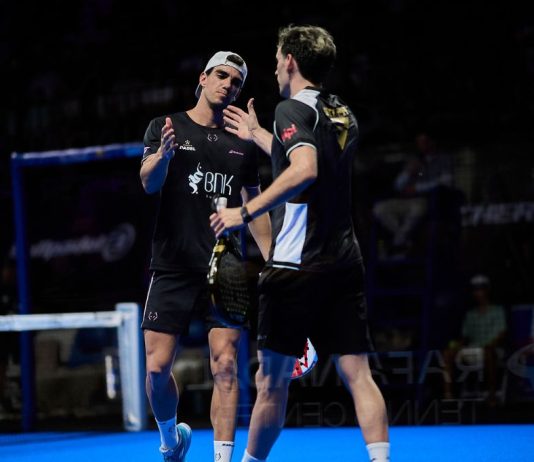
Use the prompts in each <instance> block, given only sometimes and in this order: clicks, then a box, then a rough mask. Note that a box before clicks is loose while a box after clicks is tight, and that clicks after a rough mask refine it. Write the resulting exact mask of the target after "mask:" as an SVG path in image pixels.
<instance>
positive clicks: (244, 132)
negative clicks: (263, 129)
mask: <svg viewBox="0 0 534 462" xmlns="http://www.w3.org/2000/svg"><path fill="white" fill-rule="evenodd" d="M247 111H248V112H245V111H243V109H241V108H238V107H237V106H232V105H229V106H228V107H227V108H226V109H225V110H224V111H223V114H224V123H225V127H224V128H225V129H226V131H228V132H230V133H233V134H234V135H237V136H238V137H239V138H241V139H242V140H252V137H253V132H254V130H257V129H258V128H259V127H260V124H259V123H258V117H257V116H256V111H255V110H254V98H250V99H249V100H248V103H247Z"/></svg>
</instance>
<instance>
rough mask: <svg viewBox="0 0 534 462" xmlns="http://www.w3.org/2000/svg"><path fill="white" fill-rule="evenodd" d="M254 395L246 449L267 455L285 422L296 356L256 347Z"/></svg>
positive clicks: (248, 451)
mask: <svg viewBox="0 0 534 462" xmlns="http://www.w3.org/2000/svg"><path fill="white" fill-rule="evenodd" d="M258 358H259V360H260V367H259V369H258V372H257V373H256V387H257V396H256V402H255V403H254V408H253V410H252V416H251V420H250V427H249V432H248V442H247V453H248V454H250V455H252V456H253V457H255V458H257V459H260V460H263V459H266V458H267V456H268V455H269V452H270V451H271V448H272V447H273V445H274V443H275V442H276V440H277V438H278V436H279V435H280V432H281V431H282V428H283V426H284V422H285V417H286V407H287V396H288V388H289V383H290V381H291V373H292V371H293V367H294V364H295V359H296V358H295V357H293V356H285V355H281V354H279V353H275V352H274V351H271V350H267V349H265V350H261V351H258Z"/></svg>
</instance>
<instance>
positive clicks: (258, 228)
mask: <svg viewBox="0 0 534 462" xmlns="http://www.w3.org/2000/svg"><path fill="white" fill-rule="evenodd" d="M259 194H260V188H259V187H257V188H243V190H242V192H241V196H242V198H243V203H244V204H247V203H248V202H249V201H250V200H251V199H252V198H254V197H256V196H258V195H259ZM248 229H249V230H250V234H252V237H253V238H254V240H255V241H256V244H257V245H258V248H259V249H260V252H261V255H262V256H263V259H264V260H265V261H267V259H268V258H269V250H270V248H271V218H270V216H269V214H267V213H265V214H263V215H262V216H260V217H258V218H257V219H256V220H252V221H251V222H250V223H249V224H248Z"/></svg>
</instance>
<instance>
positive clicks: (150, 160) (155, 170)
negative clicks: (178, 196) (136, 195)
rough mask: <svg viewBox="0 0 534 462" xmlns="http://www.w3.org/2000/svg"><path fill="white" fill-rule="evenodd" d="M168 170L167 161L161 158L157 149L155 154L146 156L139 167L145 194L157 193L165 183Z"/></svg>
mask: <svg viewBox="0 0 534 462" xmlns="http://www.w3.org/2000/svg"><path fill="white" fill-rule="evenodd" d="M168 169H169V159H166V158H165V157H163V156H162V155H161V153H160V150H159V149H158V151H157V152H156V153H154V154H151V155H150V156H148V157H147V158H146V160H145V161H144V162H143V165H141V172H140V176H141V183H142V184H143V188H144V190H145V192H147V193H148V194H153V193H155V192H158V191H159V190H160V189H161V188H162V186H163V183H165V178H167V171H168Z"/></svg>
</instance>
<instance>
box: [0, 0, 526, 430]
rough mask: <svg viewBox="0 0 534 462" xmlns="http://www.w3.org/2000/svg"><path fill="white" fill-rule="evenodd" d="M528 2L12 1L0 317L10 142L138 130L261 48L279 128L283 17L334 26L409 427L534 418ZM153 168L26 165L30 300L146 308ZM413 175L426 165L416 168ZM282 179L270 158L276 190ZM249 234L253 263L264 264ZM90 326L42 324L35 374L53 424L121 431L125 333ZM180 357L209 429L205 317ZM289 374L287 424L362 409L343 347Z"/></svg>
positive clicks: (387, 337) (1, 148) (2, 49)
mask: <svg viewBox="0 0 534 462" xmlns="http://www.w3.org/2000/svg"><path fill="white" fill-rule="evenodd" d="M526 3H527V2H525V5H524V4H523V3H522V2H504V1H497V2H487V1H482V0H479V1H477V0H468V1H463V2H449V1H447V2H445V1H433V2H424V1H416V0H377V1H373V2H350V1H344V0H333V1H331V2H329V3H328V4H324V5H322V6H321V7H320V8H318V7H311V6H310V4H309V2H300V1H296V2H288V3H281V2H264V3H260V2H257V3H254V2H245V1H231V0H223V1H221V0H220V1H215V2H211V3H209V4H206V5H204V4H203V5H199V4H196V3H193V2H189V3H184V2H176V1H171V0H167V1H152V2H142V3H141V4H135V2H134V3H132V2H119V1H113V0H84V1H82V0H80V1H76V2H60V1H57V0H56V1H48V2H31V1H25V0H21V1H17V2H2V3H1V4H0V34H1V40H0V63H1V68H2V71H3V72H2V73H3V79H2V80H3V82H4V84H3V85H2V86H1V88H2V89H1V92H2V110H1V113H0V117H1V120H0V130H1V131H0V207H1V208H0V220H1V221H0V222H1V228H0V229H1V232H0V257H1V262H2V281H1V286H2V287H1V289H2V292H1V295H2V312H1V313H0V314H10V313H15V312H17V291H16V277H15V273H14V270H15V259H14V257H15V252H14V241H15V230H14V226H13V193H12V183H11V174H10V156H11V154H12V153H13V152H17V153H22V152H33V151H36V152H42V151H49V150H63V149H69V148H83V147H87V146H100V145H107V144H112V143H126V142H141V141H142V137H143V134H144V131H145V129H146V127H147V125H148V122H149V121H150V119H151V118H152V117H155V116H157V115H162V114H167V113H170V112H175V111H180V110H185V109H189V108H191V107H192V106H193V105H194V104H195V101H196V100H195V97H194V89H195V88H196V85H197V83H198V76H199V74H200V72H201V71H202V69H203V65H204V64H205V62H206V60H207V59H209V57H210V56H211V55H212V54H213V53H214V52H216V51H218V50H232V51H235V52H238V53H239V54H241V55H242V56H243V57H244V58H245V60H246V61H247V64H248V67H249V77H248V79H247V82H246V85H245V88H244V89H243V92H242V95H241V97H240V100H239V104H240V105H241V106H242V107H244V106H245V104H246V101H247V100H248V98H249V97H254V98H255V107H256V110H257V112H258V115H259V118H260V122H261V123H262V124H263V125H264V126H265V127H269V126H270V125H271V124H272V115H273V110H274V108H275V106H276V104H277V103H278V101H279V100H280V98H279V96H278V91H277V90H278V89H277V85H276V80H275V77H274V70H275V58H274V55H275V51H276V34H277V30H278V28H279V27H280V26H283V25H287V24H289V23H295V24H317V25H321V26H323V27H326V28H327V29H328V30H329V31H330V32H331V33H332V34H333V36H334V38H335V40H336V43H337V47H338V60H337V66H336V69H335V70H334V72H333V73H332V75H331V78H330V81H329V82H327V84H328V85H327V86H328V88H330V89H331V90H332V91H333V92H335V93H338V94H340V95H341V96H342V97H343V98H344V99H345V101H346V102H347V103H348V104H349V105H350V106H351V107H352V108H353V110H354V112H355V114H356V117H357V119H358V122H359V126H360V135H361V137H360V149H359V155H358V157H357V159H356V160H355V163H354V171H353V175H354V191H353V194H354V221H355V225H356V231H357V235H358V239H359V241H360V245H361V247H362V251H363V254H364V258H365V260H366V266H367V280H368V283H367V290H368V301H369V312H370V318H371V321H372V325H373V329H374V337H375V342H376V345H377V353H376V354H375V355H374V356H373V357H372V365H373V370H374V372H375V378H376V379H377V382H378V383H379V385H381V386H382V387H383V390H384V393H385V397H386V401H387V403H388V408H389V410H390V419H391V422H392V423H393V424H396V423H399V424H442V423H449V422H452V423H465V424H469V423H475V422H493V421H499V422H525V421H529V420H530V421H531V420H532V417H531V416H532V410H533V409H534V350H533V348H532V342H533V336H534V160H533V159H534V157H533V156H534V149H533V148H534V130H533V127H534V124H533V122H534V117H533V116H534V19H533V16H532V15H531V14H527V12H528V10H527V8H526ZM405 168H407V170H404V169H405ZM138 170H139V158H128V159H123V160H113V161H106V160H104V161H101V162H94V163H91V164H75V165H62V166H48V167H39V168H29V169H26V170H25V171H24V180H25V185H26V186H25V193H26V199H27V203H28V223H27V226H28V241H29V245H30V249H31V251H30V256H31V258H30V261H31V264H30V280H31V291H32V311H33V312H36V313H46V312H48V313H54V312H64V311H71V312H74V311H87V310H108V309H113V306H114V304H115V303H117V302H121V301H135V302H137V303H139V304H141V305H143V303H144V296H145V293H146V289H147V280H148V273H147V265H148V259H149V250H150V237H151V232H152V223H153V221H152V220H153V218H154V205H155V202H154V198H153V197H148V196H146V195H145V194H144V193H143V192H142V189H141V185H140V182H139V176H138ZM403 171H404V172H405V173H404V174H403V173H402V172H403ZM399 175H401V177H399ZM402 175H404V179H406V178H408V177H410V178H411V177H412V176H413V178H414V179H415V180H417V181H416V182H415V183H403V179H402ZM270 180H271V178H270V164H269V160H268V159H267V158H266V159H262V182H263V184H264V186H267V185H268V184H269V182H270ZM119 244H120V245H119ZM249 244H250V255H251V267H250V269H251V274H256V273H257V271H258V270H259V268H261V262H259V259H258V258H259V256H258V253H257V249H255V248H254V244H253V242H252V241H250V239H249ZM477 274H482V275H484V276H486V277H487V279H488V280H489V281H490V283H489V286H488V287H485V288H484V290H486V291H487V293H486V296H487V297H488V301H487V303H486V305H488V306H491V307H492V310H493V311H492V312H494V313H497V314H496V315H495V316H496V317H497V318H498V319H499V321H498V323H497V324H498V326H497V327H495V323H493V324H492V323H491V322H489V321H487V320H486V321H485V320H483V316H482V317H481V318H480V322H479V323H478V324H477V322H476V316H475V315H473V316H475V322H474V323H475V325H476V327H475V330H476V331H477V332H478V334H479V337H484V336H485V337H487V338H488V339H489V336H490V334H489V333H488V332H489V330H491V329H493V330H495V329H497V330H498V331H499V332H498V333H499V334H500V335H499V338H498V339H496V340H495V342H494V344H492V345H491V351H490V349H489V347H488V345H482V344H480V345H473V344H471V345H470V347H473V348H478V349H479V350H482V351H483V352H484V355H485V356H483V357H482V359H481V357H480V356H477V354H473V356H471V357H468V356H458V354H457V348H455V347H457V346H458V341H457V339H459V338H461V337H462V336H463V337H466V333H467V330H466V329H467V328H466V327H465V322H464V321H465V320H466V318H467V314H466V313H467V311H468V310H469V309H470V308H472V307H473V306H476V303H477V302H476V296H474V292H477V291H478V289H479V288H478V287H474V286H473V285H472V283H471V280H472V278H473V276H475V275H477ZM495 307H496V308H495ZM493 308H495V309H493ZM490 311H491V310H490ZM480 312H482V314H484V310H481V311H480ZM470 322H471V324H472V323H473V321H470ZM488 326H489V327H488ZM501 328H502V329H501ZM477 329H478V330H477ZM484 329H486V330H484ZM501 331H502V332H501ZM80 332H81V331H80ZM80 332H75V331H72V332H70V331H69V332H67V331H63V332H57V333H50V332H49V333H46V334H45V333H40V334H36V335H35V339H34V340H35V342H36V345H37V346H36V349H37V350H38V352H40V355H39V354H38V355H37V358H36V361H37V362H36V370H37V371H40V370H42V371H46V373H44V372H43V373H44V374H45V375H44V376H43V375H41V376H40V375H39V373H38V374H37V391H38V411H39V419H40V420H39V422H40V424H39V425H41V427H42V428H48V427H49V426H52V425H55V424H57V423H58V422H59V425H64V424H65V422H70V423H71V422H72V420H78V421H79V420H80V419H81V420H82V421H83V422H84V425H87V420H84V419H91V418H95V416H96V419H97V422H96V423H95V421H92V424H93V425H96V426H98V425H101V424H102V423H103V421H102V420H101V419H99V416H101V415H106V416H108V417H110V418H108V419H107V420H106V422H107V423H108V424H109V423H110V422H112V423H113V424H116V425H119V426H120V406H119V405H118V404H117V399H116V398H115V400H113V399H112V398H110V397H109V396H108V395H106V388H105V382H104V374H102V370H103V369H102V367H103V363H104V360H103V358H104V356H105V354H107V353H106V352H109V351H111V350H112V349H113V348H114V346H115V339H113V337H112V336H105V335H100V333H95V335H94V337H93V338H91V337H89V338H86V337H84V335H82V334H81V333H80ZM481 332H482V333H481ZM462 334H464V335H462ZM333 335H335V333H333ZM252 337H253V335H251V338H252ZM0 339H2V343H3V345H5V348H4V352H3V354H2V355H1V356H0V359H1V364H0V385H1V386H0V422H1V427H2V428H3V427H5V428H8V429H12V428H17V426H18V422H19V420H18V419H19V417H20V403H21V400H22V397H21V393H20V386H19V383H18V378H19V376H20V371H19V370H18V369H17V365H18V354H19V352H18V347H17V345H18V334H4V333H0ZM489 340H492V339H489ZM43 346H45V347H46V348H44V347H43ZM47 348H48V349H47ZM84 348H85V349H84ZM110 349H111V350H110ZM250 354H251V357H252V358H253V357H254V354H255V351H254V343H253V342H252V343H251V345H250ZM451 355H452V356H451ZM51 357H53V361H52V363H48V362H47V361H50V358H51ZM182 358H185V359H183V360H182V362H181V363H180V362H177V365H176V367H177V371H178V372H179V373H180V374H182V375H181V377H182V378H183V383H181V386H182V389H183V400H182V401H183V403H184V404H183V407H182V411H181V412H182V413H184V414H186V416H188V417H189V418H190V419H197V421H198V424H199V425H209V405H208V404H209V380H210V379H209V374H207V370H206V364H207V363H206V349H205V337H204V334H203V331H202V326H200V325H198V324H195V325H193V327H192V330H191V336H190V338H189V339H187V340H186V341H184V353H183V356H182ZM451 358H452V359H451ZM488 358H489V359H488ZM40 361H41V363H40ZM43 361H44V362H43ZM81 364H82V365H85V366H87V367H88V368H86V369H83V370H82V369H80V365H81ZM39 368H41V369H39ZM250 370H251V371H250V372H251V374H253V370H254V361H251V364H250ZM54 371H59V372H57V373H56V372H54ZM65 371H67V372H65ZM68 371H70V372H68ZM61 374H63V375H61ZM65 374H67V375H65ZM68 374H71V375H70V376H69V375H68ZM59 375H61V380H62V381H61V382H58V380H60V379H58V376H59ZM39 377H41V379H39ZM65 377H67V378H65ZM69 377H70V378H69ZM88 377H90V378H91V380H92V382H88ZM447 377H448V378H450V381H449V380H448V379H447ZM80 381H81V382H80ZM80 383H84V384H86V385H87V384H88V383H91V386H89V385H87V386H86V393H85V394H84V397H85V398H86V400H85V401H84V400H83V399H82V400H81V401H80V400H79V399H78V398H80V397H79V396H77V397H71V394H70V393H67V391H66V390H68V389H72V390H75V389H77V387H79V386H80ZM447 383H448V385H447ZM58 387H61V390H64V391H63V392H62V394H61V396H64V399H59V397H58V396H54V399H55V401H53V400H52V397H51V396H50V395H51V391H50V390H57V389H58ZM293 390H294V393H292V398H291V399H292V401H291V403H290V412H289V414H288V424H295V425H306V424H310V425H314V424H321V425H331V426H335V425H345V424H347V425H349V424H352V423H353V422H354V415H353V412H352V410H351V405H350V400H349V399H348V395H347V394H346V393H345V392H344V391H341V390H343V389H342V387H341V384H340V383H339V382H338V381H337V380H336V378H335V374H334V373H333V370H332V364H331V362H330V361H329V358H324V359H323V360H322V361H321V362H320V364H319V365H318V366H317V367H316V370H315V371H314V373H313V374H312V375H311V376H309V377H308V378H307V379H304V380H303V381H302V382H300V383H296V384H295V386H294V387H293ZM250 391H251V397H253V395H254V390H253V387H251V390H250ZM89 403H92V404H89ZM95 403H96V404H97V405H95ZM114 418H115V420H114Z"/></svg>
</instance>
